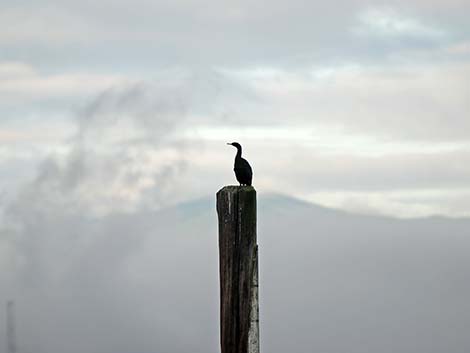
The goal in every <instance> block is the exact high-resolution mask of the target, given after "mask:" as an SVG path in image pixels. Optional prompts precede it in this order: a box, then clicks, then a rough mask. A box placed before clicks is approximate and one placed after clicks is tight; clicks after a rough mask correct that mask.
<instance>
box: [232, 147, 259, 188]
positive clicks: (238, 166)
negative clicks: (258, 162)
mask: <svg viewBox="0 0 470 353" xmlns="http://www.w3.org/2000/svg"><path fill="white" fill-rule="evenodd" d="M227 145H232V146H233V147H236V148H237V155H236V156H235V165H234V167H233V171H234V172H235V176H236V178H237V180H238V182H239V183H240V186H241V185H251V180H252V179H253V171H252V170H251V167H250V164H249V163H248V161H247V160H246V159H244V158H242V146H240V144H239V143H238V142H232V143H227Z"/></svg>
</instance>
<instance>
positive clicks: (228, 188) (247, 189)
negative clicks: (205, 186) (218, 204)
mask: <svg viewBox="0 0 470 353" xmlns="http://www.w3.org/2000/svg"><path fill="white" fill-rule="evenodd" d="M236 192H256V190H255V188H254V187H253V186H238V185H226V186H224V187H223V188H222V189H220V190H219V191H218V192H217V194H219V193H230V194H233V193H236Z"/></svg>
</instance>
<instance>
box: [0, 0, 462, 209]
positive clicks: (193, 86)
mask: <svg viewBox="0 0 470 353" xmlns="http://www.w3.org/2000/svg"><path fill="white" fill-rule="evenodd" d="M0 6H1V7H0V9H1V11H0V23H1V24H2V30H1V33H0V116H1V119H0V141H1V145H0V163H1V170H2V177H1V178H0V186H1V188H2V199H1V200H2V203H3V205H4V206H5V204H7V203H9V202H11V200H12V199H14V198H16V197H17V194H18V193H21V192H23V191H24V190H25V189H27V188H28V185H31V183H33V184H34V183H36V182H37V181H38V180H43V181H44V180H47V182H44V183H43V184H47V185H49V186H48V188H49V189H47V190H48V191H47V192H46V194H47V195H50V194H51V193H53V192H56V193H57V195H56V196H57V198H61V199H62V202H67V203H68V204H69V205H70V203H72V204H74V205H75V204H80V205H82V206H83V205H86V207H87V209H92V210H94V211H96V212H98V213H103V212H104V213H107V212H109V211H110V210H115V209H120V210H122V209H132V208H135V207H137V206H141V205H143V204H144V205H147V206H152V207H154V206H155V207H161V206H164V205H167V204H171V203H175V202H178V201H181V200H187V199H192V198H196V197H199V196H204V195H208V194H213V193H214V192H215V191H217V189H218V188H219V187H220V186H222V185H224V184H230V183H234V178H233V175H232V170H231V169H232V162H233V155H234V152H235V151H234V150H233V149H232V148H231V147H229V146H226V145H225V142H228V141H239V142H241V143H242V145H243V146H244V148H245V152H246V157H247V159H249V161H250V162H251V164H252V165H253V168H254V173H255V176H254V184H255V186H256V188H257V189H258V190H260V191H275V192H281V193H286V194H291V195H295V196H297V197H301V198H304V199H307V200H310V201H313V202H316V203H320V204H323V205H328V206H333V207H339V208H343V209H348V210H354V211H358V212H365V213H382V214H389V215H394V216H399V217H415V216H425V215H430V214H441V215H450V216H469V215H470V142H469V139H470V118H469V114H468V113H469V112H470V87H469V82H470V80H469V77H470V25H469V24H468V13H469V12H470V3H469V2H468V1H464V0H450V1H435V0H433V1H429V0H426V1H424V0H413V1H388V2H381V3H379V2H372V1H347V2H346V1H337V0H333V1H328V2H326V3H325V2H312V1H299V0H293V1H288V2H287V1H225V2H215V1H210V0H206V1H192V0H189V1H188V0H178V1H147V0H137V1H133V2H132V3H130V2H129V1H121V0H117V1H110V0H103V1H99V2H96V1H72V0H64V1H61V2H52V1H48V0H46V1H44V0H42V1H36V0H29V1H14V2H11V1H10V2H6V1H2V3H1V5H0ZM54 173H55V174H54ZM59 175H60V180H61V181H60V183H64V182H65V181H64V180H66V183H68V184H67V185H68V186H69V187H70V188H69V189H67V190H72V191H70V192H69V193H64V191H63V189H60V188H58V187H57V185H56V184H54V182H55V183H58V181H57V180H55V179H54V178H59V177H58V176H59ZM51 180H55V181H54V182H52V181H51ZM50 184H54V185H55V186H51V185H50ZM59 189H60V190H59ZM51 190H52V191H51ZM70 207H71V206H70Z"/></svg>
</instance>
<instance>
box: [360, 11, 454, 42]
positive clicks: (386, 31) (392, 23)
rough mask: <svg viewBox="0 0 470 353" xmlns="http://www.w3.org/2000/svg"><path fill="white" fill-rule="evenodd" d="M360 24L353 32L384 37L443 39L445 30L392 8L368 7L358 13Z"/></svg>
mask: <svg viewBox="0 0 470 353" xmlns="http://www.w3.org/2000/svg"><path fill="white" fill-rule="evenodd" d="M358 21H359V24H358V25H357V27H355V28H354V29H353V33H355V34H358V35H364V36H371V37H375V36H377V37H382V38H387V37H388V38H401V39H406V38H416V39H431V40H432V39H434V40H438V39H443V38H444V37H445V36H446V33H445V31H443V30H441V29H439V28H436V26H429V25H425V24H423V23H421V22H420V21H419V20H418V19H415V18H412V17H407V16H403V15H401V14H400V13H399V12H397V11H394V10H393V9H391V8H368V9H366V10H363V11H362V12H361V13H360V14H359V15H358Z"/></svg>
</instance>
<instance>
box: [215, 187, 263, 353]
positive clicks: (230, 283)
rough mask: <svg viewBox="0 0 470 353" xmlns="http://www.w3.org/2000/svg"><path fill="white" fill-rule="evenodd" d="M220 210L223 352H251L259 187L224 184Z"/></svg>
mask: <svg viewBox="0 0 470 353" xmlns="http://www.w3.org/2000/svg"><path fill="white" fill-rule="evenodd" d="M217 213H218V217H219V266H220V335H221V352H222V353H250V352H249V350H248V346H249V345H248V338H249V336H250V334H249V332H250V328H251V326H252V317H251V313H252V300H253V293H254V292H253V290H254V286H253V284H254V276H255V270H256V274H257V263H258V261H257V244H256V190H255V189H254V188H253V187H251V186H241V187H240V186H226V187H224V188H223V189H221V190H220V191H219V192H218V193H217ZM256 277H257V276H256ZM256 293H257V291H256Z"/></svg>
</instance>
